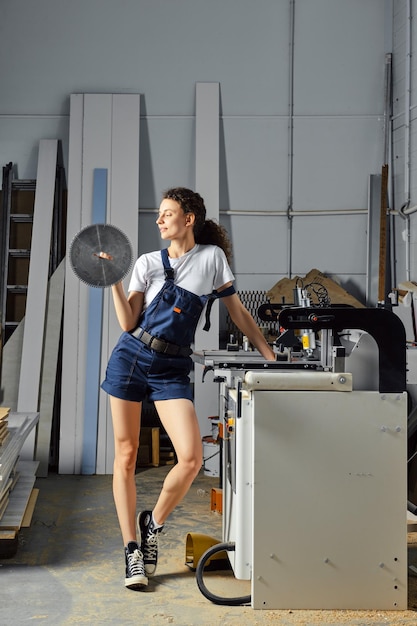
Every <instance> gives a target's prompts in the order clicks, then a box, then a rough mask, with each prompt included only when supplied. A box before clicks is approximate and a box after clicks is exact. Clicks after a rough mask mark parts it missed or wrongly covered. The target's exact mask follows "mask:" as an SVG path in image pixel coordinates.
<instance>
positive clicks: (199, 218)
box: [162, 187, 232, 263]
mask: <svg viewBox="0 0 417 626" xmlns="http://www.w3.org/2000/svg"><path fill="white" fill-rule="evenodd" d="M162 197H163V199H168V200H175V201H176V202H178V204H179V205H180V207H181V208H182V210H183V211H184V213H193V214H194V216H195V223H194V238H195V242H196V243H200V244H202V245H207V244H214V245H215V246H219V248H221V249H222V250H223V252H224V253H225V255H226V258H227V261H228V262H229V263H230V260H231V258H232V244H231V242H230V239H229V235H228V233H227V231H226V229H225V228H223V226H221V225H220V224H218V223H217V222H215V221H214V220H207V219H206V207H205V204H204V200H203V198H202V197H201V196H200V194H199V193H197V192H196V191H192V190H191V189H187V188H186V187H173V188H171V189H167V190H166V191H165V192H164V193H163V195H162Z"/></svg>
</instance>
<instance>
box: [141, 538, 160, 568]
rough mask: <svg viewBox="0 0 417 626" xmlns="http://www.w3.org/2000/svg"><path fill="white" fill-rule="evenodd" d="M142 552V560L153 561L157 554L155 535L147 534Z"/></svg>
mask: <svg viewBox="0 0 417 626" xmlns="http://www.w3.org/2000/svg"><path fill="white" fill-rule="evenodd" d="M143 551H144V553H145V555H144V558H145V559H146V560H147V561H148V560H153V559H155V558H156V556H157V554H158V535H157V533H152V532H148V535H147V537H146V541H145V545H144V546H143Z"/></svg>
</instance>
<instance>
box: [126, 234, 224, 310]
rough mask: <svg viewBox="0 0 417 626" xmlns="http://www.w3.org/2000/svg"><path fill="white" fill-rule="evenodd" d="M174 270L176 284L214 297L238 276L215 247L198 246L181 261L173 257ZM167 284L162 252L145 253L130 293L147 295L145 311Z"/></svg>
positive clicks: (220, 251) (134, 271)
mask: <svg viewBox="0 0 417 626" xmlns="http://www.w3.org/2000/svg"><path fill="white" fill-rule="evenodd" d="M169 262H170V264H171V267H172V268H173V269H174V283H175V284H176V285H178V286H179V287H182V288H183V289H187V291H191V292H192V293H195V294H197V295H198V296H202V295H204V294H210V293H211V292H212V291H213V289H218V288H219V287H222V286H223V285H225V284H226V283H228V282H231V281H234V279H235V277H234V275H233V272H232V270H231V269H230V267H229V264H228V262H227V259H226V255H225V254H224V252H223V250H222V249H221V248H219V247H218V246H214V245H201V244H196V245H195V246H194V248H192V249H191V250H190V251H189V252H187V253H186V254H184V255H183V256H181V257H179V258H178V259H171V258H169ZM164 282H165V274H164V266H163V264H162V258H161V251H160V250H157V251H155V252H149V253H148V254H142V255H141V256H140V257H139V258H138V260H137V261H136V263H135V266H134V268H133V273H132V277H131V279H130V283H129V291H140V292H143V293H144V294H145V300H144V310H145V308H146V307H147V306H149V304H150V302H151V301H152V300H153V298H154V297H155V296H156V294H157V293H158V292H159V291H160V289H161V288H162V285H163V284H164Z"/></svg>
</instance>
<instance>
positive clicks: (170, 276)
mask: <svg viewBox="0 0 417 626" xmlns="http://www.w3.org/2000/svg"><path fill="white" fill-rule="evenodd" d="M161 257H162V263H163V265H164V270H165V280H174V269H173V268H172V267H171V264H170V262H169V259H168V248H164V249H163V250H161Z"/></svg>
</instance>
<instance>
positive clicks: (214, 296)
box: [203, 285, 236, 330]
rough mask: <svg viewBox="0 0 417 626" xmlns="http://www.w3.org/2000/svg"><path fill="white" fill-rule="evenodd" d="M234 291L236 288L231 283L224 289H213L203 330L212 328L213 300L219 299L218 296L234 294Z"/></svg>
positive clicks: (223, 296)
mask: <svg viewBox="0 0 417 626" xmlns="http://www.w3.org/2000/svg"><path fill="white" fill-rule="evenodd" d="M234 293H236V289H235V288H234V287H233V285H230V287H227V288H226V289H223V291H216V289H213V291H212V292H211V294H210V295H209V297H208V301H207V307H206V323H205V324H204V327H203V330H210V313H211V308H212V306H213V302H214V301H215V300H217V299H218V298H225V297H227V296H232V295H233V294H234Z"/></svg>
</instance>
